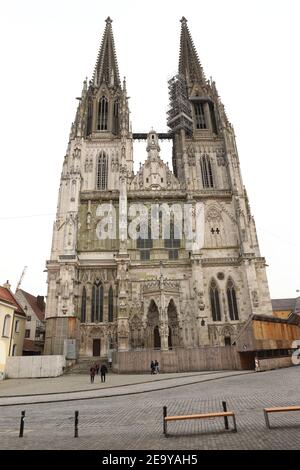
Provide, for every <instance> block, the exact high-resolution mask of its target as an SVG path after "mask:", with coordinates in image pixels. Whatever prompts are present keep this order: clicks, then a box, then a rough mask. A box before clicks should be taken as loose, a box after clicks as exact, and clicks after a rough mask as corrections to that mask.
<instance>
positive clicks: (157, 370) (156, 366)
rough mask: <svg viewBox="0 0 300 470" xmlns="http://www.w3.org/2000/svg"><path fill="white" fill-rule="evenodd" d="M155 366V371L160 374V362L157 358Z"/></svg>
mask: <svg viewBox="0 0 300 470" xmlns="http://www.w3.org/2000/svg"><path fill="white" fill-rule="evenodd" d="M154 367H155V372H156V373H157V374H159V363H158V361H157V360H155V362H154Z"/></svg>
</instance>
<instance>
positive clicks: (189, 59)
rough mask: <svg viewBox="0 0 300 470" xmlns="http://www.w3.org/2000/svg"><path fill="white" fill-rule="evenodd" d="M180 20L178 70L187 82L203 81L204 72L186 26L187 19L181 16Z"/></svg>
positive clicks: (204, 80)
mask: <svg viewBox="0 0 300 470" xmlns="http://www.w3.org/2000/svg"><path fill="white" fill-rule="evenodd" d="M180 21H181V34H180V51H179V65H178V72H179V74H180V75H183V76H184V78H185V79H186V81H187V82H188V83H195V82H200V83H205V82H206V78H205V74H204V72H203V68H202V66H201V63H200V60H199V58H198V54H197V51H196V48H195V46H194V43H193V40H192V36H191V33H190V31H189V28H188V26H187V19H186V18H185V17H184V16H183V17H182V18H181V20H180Z"/></svg>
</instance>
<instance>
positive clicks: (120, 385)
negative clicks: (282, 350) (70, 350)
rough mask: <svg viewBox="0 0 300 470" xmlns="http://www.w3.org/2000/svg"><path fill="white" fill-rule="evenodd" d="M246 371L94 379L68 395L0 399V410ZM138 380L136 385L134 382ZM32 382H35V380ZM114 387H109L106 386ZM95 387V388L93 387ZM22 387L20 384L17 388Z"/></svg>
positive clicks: (150, 388) (177, 384) (132, 391)
mask: <svg viewBox="0 0 300 470" xmlns="http://www.w3.org/2000/svg"><path fill="white" fill-rule="evenodd" d="M249 373H253V372H249V371H206V372H199V373H196V374H192V375H189V374H183V375H182V374H161V375H154V376H153V375H152V376H151V375H148V376H147V377H145V378H144V381H141V380H142V379H138V378H137V377H138V376H132V375H130V376H128V377H127V378H126V376H115V377H114V379H115V380H110V381H107V383H106V382H105V383H101V382H100V378H99V377H97V380H96V382H95V383H94V384H93V388H92V389H87V390H81V391H68V392H62V393H59V392H52V393H43V394H34V395H24V396H20V395H16V396H2V397H0V407H2V406H8V405H21V404H23V405H30V404H32V403H35V404H37V403H49V402H59V401H70V400H83V399H95V398H106V397H112V396H115V397H116V396H122V395H129V394H137V393H144V392H150V391H156V390H165V389H169V388H173V387H180V386H183V385H188V384H193V383H198V382H205V381H210V380H215V379H221V378H223V377H227V376H231V375H241V374H249ZM138 380H139V382H138ZM35 381H36V380H35ZM111 382H112V383H115V385H109V383H111ZM95 385H96V388H95ZM20 387H22V385H20Z"/></svg>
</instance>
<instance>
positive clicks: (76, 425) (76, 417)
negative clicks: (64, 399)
mask: <svg viewBox="0 0 300 470" xmlns="http://www.w3.org/2000/svg"><path fill="white" fill-rule="evenodd" d="M78 415H79V411H75V430H74V437H78Z"/></svg>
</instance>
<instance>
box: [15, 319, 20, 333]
mask: <svg viewBox="0 0 300 470" xmlns="http://www.w3.org/2000/svg"><path fill="white" fill-rule="evenodd" d="M19 332H20V320H16V323H15V333H19Z"/></svg>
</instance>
